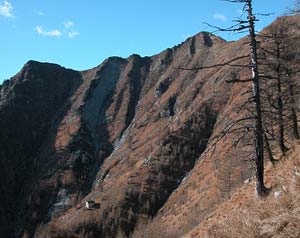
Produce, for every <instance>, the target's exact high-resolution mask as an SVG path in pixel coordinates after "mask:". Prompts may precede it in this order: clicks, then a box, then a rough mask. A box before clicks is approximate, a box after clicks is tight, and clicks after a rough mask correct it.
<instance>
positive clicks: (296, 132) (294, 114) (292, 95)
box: [287, 70, 300, 140]
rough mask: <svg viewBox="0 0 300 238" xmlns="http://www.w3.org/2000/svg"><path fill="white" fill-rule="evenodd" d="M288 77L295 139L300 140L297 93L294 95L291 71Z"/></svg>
mask: <svg viewBox="0 0 300 238" xmlns="http://www.w3.org/2000/svg"><path fill="white" fill-rule="evenodd" d="M287 75H288V78H289V79H288V84H289V85H288V90H289V96H290V100H291V116H292V122H293V135H294V138H295V139H297V140H299V139H300V136H299V129H298V118H297V114H296V109H295V95H294V94H295V93H294V88H293V84H292V82H291V80H292V79H291V73H290V72H289V70H287Z"/></svg>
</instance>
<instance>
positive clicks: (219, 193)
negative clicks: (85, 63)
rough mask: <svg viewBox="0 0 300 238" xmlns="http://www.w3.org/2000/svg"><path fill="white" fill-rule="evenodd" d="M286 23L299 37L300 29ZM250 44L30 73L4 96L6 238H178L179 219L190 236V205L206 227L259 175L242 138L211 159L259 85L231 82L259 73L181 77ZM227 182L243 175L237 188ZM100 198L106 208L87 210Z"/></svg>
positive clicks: (190, 45)
mask: <svg viewBox="0 0 300 238" xmlns="http://www.w3.org/2000/svg"><path fill="white" fill-rule="evenodd" d="M286 19H287V21H290V22H292V23H293V25H292V27H291V28H290V29H291V32H292V33H295V30H293V29H294V28H295V27H298V25H299V19H298V18H297V17H289V18H286ZM273 24H278V21H277V23H276V22H275V23H273ZM246 42H247V39H246V38H242V39H241V40H239V41H236V42H227V41H225V40H223V39H221V38H219V37H217V36H214V35H213V34H210V33H207V32H202V33H199V34H197V35H195V36H193V37H190V38H188V39H187V40H186V41H184V42H183V43H181V44H179V45H177V46H175V47H173V48H169V49H166V50H164V51H162V52H161V53H159V54H156V55H154V56H151V57H141V56H139V55H136V54H133V55H131V56H129V57H128V58H126V59H124V58H121V57H110V58H108V59H106V60H105V61H104V62H103V63H101V64H100V65H98V66H96V67H94V68H92V69H89V70H83V71H74V70H70V69H65V68H64V67H61V66H59V65H57V64H49V63H40V62H36V61H29V62H27V63H26V64H25V66H24V67H23V69H22V70H21V71H20V73H18V74H17V75H16V76H15V77H13V78H12V79H11V80H10V81H6V82H4V83H3V84H2V86H1V88H0V92H1V93H0V118H1V121H0V128H1V131H2V136H1V135H0V146H1V149H0V153H1V160H0V162H1V165H2V166H0V173H1V174H4V175H5V176H4V177H5V178H6V179H4V180H2V181H1V182H0V188H1V190H2V191H5V192H4V193H2V194H1V195H0V202H1V203H2V204H3V206H1V208H0V220H1V221H2V222H1V223H0V232H1V233H2V234H5V235H6V236H7V237H12V236H17V237H22V238H26V237H34V238H39V237H41V238H42V237H70V238H71V237H83V238H85V237H116V236H117V234H119V235H120V234H123V235H125V236H129V235H130V234H131V233H132V232H134V230H135V228H136V226H137V224H140V223H142V222H146V221H149V220H151V219H152V218H153V217H154V218H155V217H156V216H158V215H159V216H163V217H164V224H165V223H166V224H168V226H169V229H170V232H173V231H175V230H176V225H177V224H178V222H177V221H174V225H172V224H173V223H172V222H171V221H173V220H172V219H173V218H174V216H173V214H174V213H176V214H177V215H178V216H179V217H181V218H182V219H181V225H182V224H183V223H184V222H185V221H184V217H185V216H184V212H191V210H190V211H184V210H183V212H181V211H180V210H178V207H181V206H183V205H184V203H185V202H188V203H191V204H194V205H195V207H197V206H200V207H201V213H200V212H199V217H200V218H201V219H205V217H206V216H207V214H209V213H210V212H211V211H213V210H214V209H215V208H216V206H217V205H218V203H219V202H220V201H222V200H223V199H226V198H227V197H228V196H229V195H228V194H230V192H231V191H233V190H234V189H235V188H236V187H238V186H240V184H242V183H243V181H244V180H245V179H247V178H248V177H251V175H252V173H253V169H251V161H241V160H240V159H239V158H240V157H241V156H243V155H242V154H241V152H239V151H238V150H237V149H236V148H231V147H232V146H231V143H230V140H231V139H232V138H229V139H226V140H224V141H222V143H221V144H222V146H221V148H220V147H217V148H216V150H215V153H216V154H217V156H214V155H213V154H211V153H212V152H211V151H207V148H208V147H209V145H210V143H212V138H214V136H216V135H217V133H218V132H219V131H220V130H221V129H222V125H224V123H225V122H226V120H227V116H228V115H230V114H234V110H233V109H234V108H235V107H236V104H237V103H239V102H242V101H243V100H244V99H243V96H242V95H241V94H242V92H244V91H245V90H247V89H248V86H250V85H248V86H244V85H240V84H233V85H232V84H228V83H227V81H230V80H232V79H236V78H237V77H238V78H240V79H246V78H247V77H248V75H249V73H250V71H249V69H247V68H243V67H239V68H236V67H234V68H232V67H229V66H225V67H222V68H221V67H216V68H214V67H213V68H209V69H205V70H178V67H181V68H200V67H203V66H210V65H214V64H220V63H224V62H226V61H228V59H232V58H235V57H239V56H245V55H248V48H247V46H246ZM247 62H248V60H247V59H246V58H242V59H240V60H239V64H247ZM207 154H210V157H209V158H208V159H204V156H206V155H207ZM228 157H230V160H226V159H225V158H228ZM228 171H235V172H232V173H233V176H232V177H231V178H230V182H231V183H232V185H231V187H230V188H227V185H226V182H224V181H225V180H227V177H226V174H227V173H228ZM236 171H237V172H236ZM223 180H224V181H223ZM208 184H209V186H208ZM20 191H21V192H20ZM184 191H189V193H190V195H185V192H184ZM207 197H209V198H210V199H209V200H207ZM89 199H91V200H94V201H95V202H96V203H97V204H99V205H100V207H99V208H97V209H92V210H88V209H86V208H85V207H84V203H85V201H87V200H89ZM180 201H181V202H182V204H180ZM196 205H197V206H196ZM174 207H175V208H174ZM176 207H177V208H176ZM191 207H192V206H191ZM195 207H194V208H193V209H195ZM6 214H10V215H9V216H8V219H4V218H5V215H6ZM200 218H199V219H200ZM201 219H200V220H201ZM166 221H167V222H166ZM1 224H2V225H1ZM12 234H13V235H12Z"/></svg>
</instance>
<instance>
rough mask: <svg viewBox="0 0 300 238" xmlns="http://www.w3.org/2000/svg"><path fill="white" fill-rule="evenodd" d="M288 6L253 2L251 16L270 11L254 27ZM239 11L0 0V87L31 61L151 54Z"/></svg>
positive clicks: (168, 2) (140, 2) (70, 62)
mask: <svg viewBox="0 0 300 238" xmlns="http://www.w3.org/2000/svg"><path fill="white" fill-rule="evenodd" d="M293 2H294V1H293V0H254V8H255V9H256V12H258V13H266V12H268V13H274V15H272V16H270V17H261V22H259V23H258V25H257V27H258V28H259V29H261V28H262V27H264V26H266V25H267V24H269V23H270V22H271V21H273V20H274V18H276V17H277V16H279V15H282V14H283V13H284V12H285V9H286V7H289V6H291V5H292V4H293ZM241 8H242V5H241V4H231V3H227V2H224V1H220V0H210V1H205V0H184V1H183V0H180V1H179V0H105V1H104V0H86V1H78V0H59V1H58V0H43V1H41V0H6V1H3V0H0V52H1V53H0V83H1V82H2V81H3V80H4V79H8V78H10V77H12V76H14V75H15V74H16V73H17V72H18V71H19V70H20V69H21V68H22V66H23V65H24V64H25V63H26V62H27V61H28V60H31V59H33V60H37V61H42V62H52V63H58V64H60V65H62V66H64V67H67V68H73V69H77V70H83V69H89V68H91V67H94V66H96V65H98V64H100V63H101V62H102V61H103V60H104V59H105V58H107V57H109V56H121V57H128V56H129V55H131V54H133V53H137V54H140V55H142V56H147V55H153V54H156V53H159V52H160V51H162V50H164V49H165V48H168V47H172V46H174V45H176V44H179V43H181V42H182V41H184V40H185V39H186V38H187V37H189V36H192V35H194V34H196V33H198V32H200V31H212V29H210V28H209V27H207V26H206V25H205V24H203V22H209V23H210V24H212V25H218V26H220V27H225V26H229V25H230V24H231V23H232V20H234V19H235V18H236V17H237V16H239V12H240V11H241ZM216 34H218V33H216ZM219 35H220V34H219ZM221 36H222V37H223V38H226V39H228V40H234V39H237V38H239V37H240V36H239V35H233V34H231V35H229V34H228V33H226V34H223V35H221Z"/></svg>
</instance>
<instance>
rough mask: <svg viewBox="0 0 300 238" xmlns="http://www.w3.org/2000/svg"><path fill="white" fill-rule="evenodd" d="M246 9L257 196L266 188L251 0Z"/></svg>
mask: <svg viewBox="0 0 300 238" xmlns="http://www.w3.org/2000/svg"><path fill="white" fill-rule="evenodd" d="M246 4H247V7H248V9H247V11H248V21H249V34H250V50H251V55H250V57H251V64H252V66H251V69H252V84H253V96H254V104H255V111H254V144H255V164H256V192H257V195H258V197H262V196H264V195H265V194H266V192H267V188H266V187H265V184H264V141H263V134H264V131H263V126H262V110H261V102H260V85H259V76H258V64H257V41H256V34H255V24H254V22H255V16H254V15H253V11H252V1H251V0H247V2H246Z"/></svg>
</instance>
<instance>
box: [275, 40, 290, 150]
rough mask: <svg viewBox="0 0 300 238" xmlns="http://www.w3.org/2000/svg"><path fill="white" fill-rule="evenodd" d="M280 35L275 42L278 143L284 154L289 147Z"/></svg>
mask: <svg viewBox="0 0 300 238" xmlns="http://www.w3.org/2000/svg"><path fill="white" fill-rule="evenodd" d="M278 39H279V38H278V37H277V36H276V35H275V44H276V57H277V60H278V61H279V62H278V63H277V66H276V74H277V75H276V79H277V82H276V83H277V94H278V95H277V110H278V126H279V128H278V129H279V130H278V131H279V136H278V143H279V147H280V150H281V152H282V154H283V155H284V154H285V152H287V150H288V149H287V147H286V146H285V144H284V123H283V102H282V88H281V84H282V82H281V74H282V69H281V62H280V58H281V52H280V44H281V42H279V41H278Z"/></svg>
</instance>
